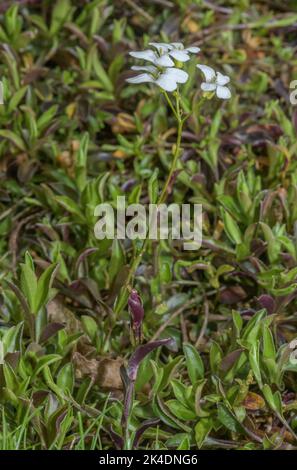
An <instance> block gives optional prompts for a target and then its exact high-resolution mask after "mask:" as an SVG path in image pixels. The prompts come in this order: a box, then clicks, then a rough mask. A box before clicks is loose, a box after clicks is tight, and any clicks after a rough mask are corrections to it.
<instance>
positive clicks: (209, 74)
mask: <svg viewBox="0 0 297 470" xmlns="http://www.w3.org/2000/svg"><path fill="white" fill-rule="evenodd" d="M196 67H197V69H199V70H201V72H202V73H203V75H204V78H205V80H206V81H207V82H210V81H211V80H213V79H214V78H215V76H216V73H215V71H214V69H212V68H211V67H209V66H208V65H202V64H197V65H196Z"/></svg>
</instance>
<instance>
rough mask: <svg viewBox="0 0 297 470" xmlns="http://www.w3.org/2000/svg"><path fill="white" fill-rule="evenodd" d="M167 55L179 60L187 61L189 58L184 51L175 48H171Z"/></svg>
mask: <svg viewBox="0 0 297 470" xmlns="http://www.w3.org/2000/svg"><path fill="white" fill-rule="evenodd" d="M169 55H171V57H173V58H174V59H175V60H178V61H179V62H187V61H188V60H190V57H189V55H188V54H187V52H186V51H179V50H177V49H173V50H172V51H170V52H169Z"/></svg>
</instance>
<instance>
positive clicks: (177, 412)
mask: <svg viewBox="0 0 297 470" xmlns="http://www.w3.org/2000/svg"><path fill="white" fill-rule="evenodd" d="M166 406H168V408H169V410H170V411H171V413H173V414H174V416H176V417H177V418H178V419H181V420H183V421H188V420H193V419H195V418H196V413H194V411H192V410H190V409H189V408H188V407H186V406H185V405H183V404H182V403H181V402H180V401H178V400H168V401H167V402H166Z"/></svg>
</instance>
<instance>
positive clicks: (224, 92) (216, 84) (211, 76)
mask: <svg viewBox="0 0 297 470" xmlns="http://www.w3.org/2000/svg"><path fill="white" fill-rule="evenodd" d="M196 67H197V68H198V69H199V70H201V72H202V73H203V75H204V78H205V82H203V83H202V84H201V90H203V91H215V92H216V95H217V97H218V98H221V99H223V100H228V99H229V98H231V92H230V90H229V88H228V87H226V86H225V85H227V83H229V82H230V78H229V77H228V76H227V75H223V74H222V73H220V72H216V71H215V70H214V69H212V68H211V67H208V65H201V64H198V65H196Z"/></svg>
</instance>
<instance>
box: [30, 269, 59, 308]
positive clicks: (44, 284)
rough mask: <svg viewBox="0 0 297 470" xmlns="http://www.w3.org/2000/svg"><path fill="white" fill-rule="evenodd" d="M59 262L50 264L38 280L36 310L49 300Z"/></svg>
mask: <svg viewBox="0 0 297 470" xmlns="http://www.w3.org/2000/svg"><path fill="white" fill-rule="evenodd" d="M58 266H59V265H58V264H57V263H55V264H52V265H51V266H48V268H46V270H45V271H44V272H43V273H42V274H41V276H40V278H39V279H38V281H37V293H36V312H34V313H37V312H38V310H39V309H40V308H41V307H42V306H43V305H44V304H45V303H46V302H47V300H48V297H49V292H50V288H51V285H52V283H53V280H54V277H55V274H56V272H57V269H58Z"/></svg>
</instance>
